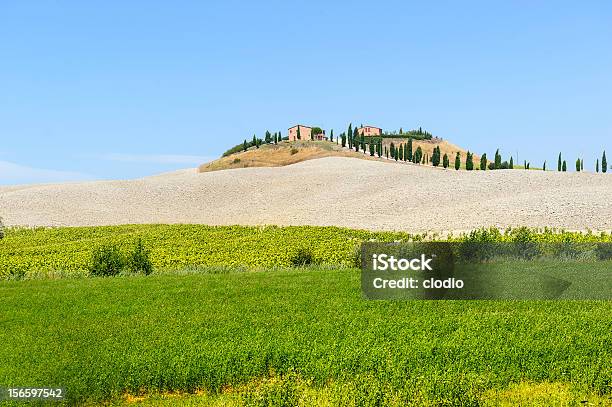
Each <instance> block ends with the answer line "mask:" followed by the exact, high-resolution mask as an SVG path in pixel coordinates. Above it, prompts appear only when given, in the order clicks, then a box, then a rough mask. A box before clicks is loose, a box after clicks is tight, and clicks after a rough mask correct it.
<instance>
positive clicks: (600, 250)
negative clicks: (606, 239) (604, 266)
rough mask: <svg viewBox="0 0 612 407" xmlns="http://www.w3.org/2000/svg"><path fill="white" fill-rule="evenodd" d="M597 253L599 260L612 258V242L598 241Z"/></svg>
mask: <svg viewBox="0 0 612 407" xmlns="http://www.w3.org/2000/svg"><path fill="white" fill-rule="evenodd" d="M595 254H596V255H597V258H598V259H599V260H612V244H611V243H598V244H597V246H596V247H595Z"/></svg>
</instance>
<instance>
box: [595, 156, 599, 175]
mask: <svg viewBox="0 0 612 407" xmlns="http://www.w3.org/2000/svg"><path fill="white" fill-rule="evenodd" d="M595 172H599V158H598V159H597V162H596V163H595Z"/></svg>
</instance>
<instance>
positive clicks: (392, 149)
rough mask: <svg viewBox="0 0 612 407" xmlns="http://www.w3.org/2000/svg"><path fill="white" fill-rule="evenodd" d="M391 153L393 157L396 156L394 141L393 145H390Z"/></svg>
mask: <svg viewBox="0 0 612 407" xmlns="http://www.w3.org/2000/svg"><path fill="white" fill-rule="evenodd" d="M389 155H390V156H391V158H392V159H393V158H395V144H393V142H391V145H390V146H389Z"/></svg>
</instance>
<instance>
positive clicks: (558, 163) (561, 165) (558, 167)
mask: <svg viewBox="0 0 612 407" xmlns="http://www.w3.org/2000/svg"><path fill="white" fill-rule="evenodd" d="M562 167H563V162H562V161H561V153H559V159H558V160H557V171H561V168H562Z"/></svg>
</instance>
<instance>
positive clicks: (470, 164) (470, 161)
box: [465, 151, 474, 171]
mask: <svg viewBox="0 0 612 407" xmlns="http://www.w3.org/2000/svg"><path fill="white" fill-rule="evenodd" d="M465 169H466V170H468V171H472V170H473V169H474V158H473V157H472V153H470V152H469V151H468V152H467V157H466V159H465Z"/></svg>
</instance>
